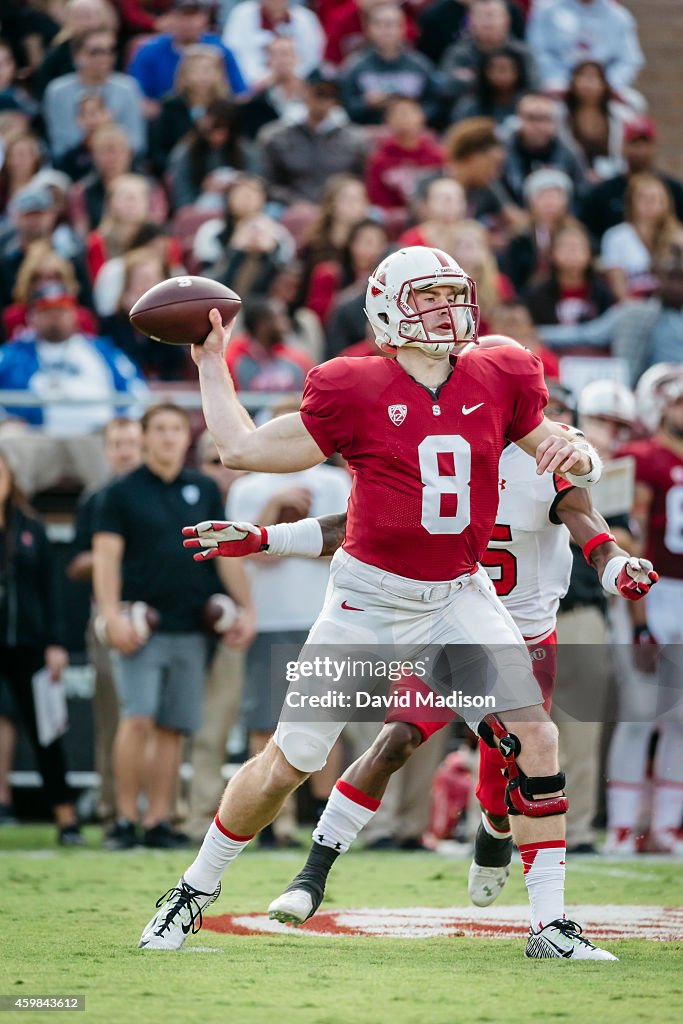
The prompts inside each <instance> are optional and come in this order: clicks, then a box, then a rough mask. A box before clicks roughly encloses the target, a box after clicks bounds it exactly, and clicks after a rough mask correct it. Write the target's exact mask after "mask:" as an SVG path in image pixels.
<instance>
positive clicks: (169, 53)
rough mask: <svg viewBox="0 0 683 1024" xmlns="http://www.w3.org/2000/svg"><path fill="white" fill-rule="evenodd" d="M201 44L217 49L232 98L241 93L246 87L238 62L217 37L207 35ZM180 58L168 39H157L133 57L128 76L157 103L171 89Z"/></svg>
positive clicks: (165, 36)
mask: <svg viewBox="0 0 683 1024" xmlns="http://www.w3.org/2000/svg"><path fill="white" fill-rule="evenodd" d="M200 42H202V43H206V44H208V45H210V46H215V47H216V48H217V49H219V50H220V51H221V52H222V54H223V58H224V60H225V72H226V74H227V76H228V82H229V83H230V88H231V90H232V92H233V94H234V95H235V96H236V95H238V93H241V92H244V91H245V89H246V86H245V84H244V79H243V78H242V72H241V71H240V69H239V66H238V64H237V61H236V60H235V58H234V57H233V55H232V53H231V52H230V50H228V48H227V47H226V46H224V45H223V43H222V42H221V40H220V39H219V37H218V36H216V35H213V34H212V33H211V32H206V33H204V35H203V36H202V37H201V40H200ZM181 56H182V54H181V53H180V51H179V50H176V49H175V47H174V45H173V37H172V36H170V35H162V36H159V38H158V39H152V40H150V42H149V43H144V44H143V45H142V46H141V47H140V49H139V50H138V52H137V53H136V54H135V56H134V57H133V60H132V61H131V64H130V67H129V68H128V74H129V75H132V76H133V78H136V79H137V81H138V83H139V85H140V88H141V89H142V91H143V93H144V94H145V96H147V98H148V99H151V100H159V99H161V97H162V96H165V95H166V93H168V92H171V90H172V89H173V84H174V78H175V73H176V68H177V67H178V64H179V63H180V58H181Z"/></svg>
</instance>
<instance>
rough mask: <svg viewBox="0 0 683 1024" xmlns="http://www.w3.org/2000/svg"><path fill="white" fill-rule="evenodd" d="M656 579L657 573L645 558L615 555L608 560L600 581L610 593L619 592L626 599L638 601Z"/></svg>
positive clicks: (657, 577)
mask: <svg viewBox="0 0 683 1024" xmlns="http://www.w3.org/2000/svg"><path fill="white" fill-rule="evenodd" d="M620 562H621V563H622V564H621V565H620V564H619V563H620ZM658 579H659V574H658V573H656V572H655V570H654V568H653V566H652V562H648V560H647V559H646V558H624V557H623V556H621V557H620V556H617V557H616V558H613V559H612V560H611V561H610V562H608V564H607V567H606V569H605V573H604V576H603V581H602V583H603V586H604V587H605V589H606V590H607V591H608V592H609V593H611V594H619V595H620V596H621V597H624V598H626V600H627V601H640V599H641V598H642V597H645V595H646V594H647V593H648V592H649V590H650V588H651V587H653V586H654V585H655V583H656V582H657V580H658Z"/></svg>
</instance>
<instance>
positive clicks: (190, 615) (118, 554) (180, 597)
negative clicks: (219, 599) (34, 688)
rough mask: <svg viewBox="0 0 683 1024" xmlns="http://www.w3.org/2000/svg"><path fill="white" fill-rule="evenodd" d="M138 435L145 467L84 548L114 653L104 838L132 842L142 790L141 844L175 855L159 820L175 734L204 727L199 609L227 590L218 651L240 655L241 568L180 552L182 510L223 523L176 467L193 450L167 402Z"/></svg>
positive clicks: (166, 803) (166, 799)
mask: <svg viewBox="0 0 683 1024" xmlns="http://www.w3.org/2000/svg"><path fill="white" fill-rule="evenodd" d="M142 430H143V444H144V450H145V455H144V461H143V464H142V465H141V466H140V467H139V468H138V469H136V470H133V472H132V473H129V474H128V475H127V476H124V477H122V478H121V479H120V480H117V481H115V482H114V483H113V484H112V485H111V486H110V487H109V488H108V489H107V491H106V494H105V495H104V497H103V500H102V501H101V503H100V504H99V505H98V509H97V516H96V522H95V534H94V538H93V551H94V586H95V598H96V602H97V605H98V608H99V611H100V615H101V620H102V623H103V627H104V630H105V632H106V637H107V641H108V643H109V644H110V646H111V647H112V648H113V649H114V652H115V655H116V656H115V658H114V682H115V685H116V690H117V694H118V698H119V713H120V722H119V726H118V729H117V732H116V737H115V740H114V784H115V790H116V813H117V820H116V824H115V825H114V827H113V829H112V830H111V831H110V832H109V833H108V835H107V837H106V845H107V846H108V847H109V848H111V849H128V848H130V847H131V846H134V845H136V843H137V842H138V833H137V821H138V800H139V796H140V793H141V792H142V791H143V790H144V791H145V793H146V795H147V806H146V810H145V814H144V818H143V820H142V825H143V827H144V830H145V831H144V843H145V845H146V846H153V847H163V848H174V847H176V846H178V845H183V844H184V842H185V841H186V840H185V837H184V836H181V835H180V834H179V833H177V832H174V830H173V829H172V828H171V827H170V825H169V824H168V821H167V819H168V816H169V813H170V808H171V804H172V800H173V796H174V793H175V786H176V782H177V777H178V766H179V762H180V754H181V743H182V738H183V735H184V734H188V733H192V732H194V731H195V730H196V729H198V728H199V726H200V725H201V717H202V694H203V684H204V675H205V670H206V664H207V660H208V655H209V651H208V640H207V637H206V635H205V633H204V632H203V623H202V613H203V610H204V607H205V605H206V602H207V600H208V599H209V598H210V597H211V595H212V594H216V593H225V591H226V590H228V591H229V592H230V594H231V595H232V597H233V598H234V600H235V601H236V602H237V604H238V606H240V613H239V615H238V618H237V620H236V622H235V623H234V624H233V625H232V626H231V627H230V629H229V631H228V632H227V636H226V638H225V639H226V640H227V642H229V643H231V644H234V645H235V646H244V645H246V644H247V643H248V642H249V641H250V640H251V637H252V635H253V631H254V627H253V611H252V608H251V600H250V597H249V588H248V585H247V582H246V577H245V575H244V570H243V569H241V570H240V572H239V573H238V574H235V573H234V572H232V571H231V572H229V574H228V575H226V574H225V572H224V571H223V566H222V565H219V566H218V571H216V569H214V568H213V567H212V566H211V565H209V564H208V563H207V564H206V565H202V566H198V565H196V564H195V563H193V562H192V561H191V560H189V559H188V558H187V555H186V553H185V552H184V551H183V548H182V546H181V544H180V543H179V538H180V531H181V529H182V527H183V526H184V525H185V523H186V522H187V518H188V514H189V513H190V512H191V513H192V514H195V513H196V514H198V516H199V517H200V518H202V517H203V518H206V519H220V517H221V515H222V511H223V503H222V500H221V497H220V494H219V491H218V487H217V486H216V484H215V483H214V481H213V480H212V479H210V478H209V477H208V476H205V475H204V474H203V473H198V472H196V471H195V470H190V469H186V468H184V467H185V458H186V456H187V452H188V449H189V447H190V440H191V437H190V425H189V420H188V417H187V414H186V412H185V411H184V410H183V409H181V408H179V407H178V406H175V405H173V404H172V403H169V402H162V403H160V404H158V405H155V406H151V407H150V408H149V409H148V410H147V412H146V413H145V415H144V416H143V418H142ZM230 568H231V569H232V567H230ZM219 573H220V575H219ZM140 602H143V603H144V605H146V606H147V607H148V608H149V609H154V611H155V612H156V613H157V615H158V621H157V622H150V616H149V614H147V615H145V609H144V607H142V608H141V607H140ZM126 604H127V605H128V611H126V607H125V606H126ZM138 613H140V614H139V615H138Z"/></svg>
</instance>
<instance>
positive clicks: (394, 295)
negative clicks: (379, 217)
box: [365, 245, 479, 356]
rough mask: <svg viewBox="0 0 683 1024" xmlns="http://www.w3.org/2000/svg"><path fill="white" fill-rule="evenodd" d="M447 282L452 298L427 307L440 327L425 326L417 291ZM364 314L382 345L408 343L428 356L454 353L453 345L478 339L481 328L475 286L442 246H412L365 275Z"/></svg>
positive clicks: (381, 346) (394, 345)
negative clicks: (436, 315)
mask: <svg viewBox="0 0 683 1024" xmlns="http://www.w3.org/2000/svg"><path fill="white" fill-rule="evenodd" d="M441 285H450V286H451V287H452V288H453V289H454V290H455V294H456V297H455V301H453V302H444V303H443V304H442V305H440V306H435V307H433V308H432V309H430V310H429V317H430V320H432V321H433V319H434V317H433V314H434V313H442V314H443V326H439V327H438V328H437V329H434V327H432V328H431V330H430V329H428V327H427V325H426V324H425V321H424V317H425V315H427V314H426V313H425V312H422V313H419V312H417V306H418V301H417V293H419V292H421V291H426V290H427V289H429V288H434V287H439V286H441ZM365 315H366V316H367V318H368V320H369V321H370V324H371V326H372V329H373V331H374V332H375V341H376V342H377V344H378V345H379V347H380V348H383V347H384V346H390V347H391V348H402V347H403V346H404V345H411V346H413V347H415V348H420V349H422V351H423V352H426V353H427V354H428V355H433V356H437V355H443V354H444V352H452V351H453V349H454V348H455V346H456V345H458V344H463V343H466V342H469V341H474V342H476V340H477V332H478V330H479V306H478V305H477V288H476V285H475V283H474V281H473V280H472V278H470V277H468V276H467V274H466V273H465V271H464V270H463V269H462V267H461V266H459V264H457V263H456V262H455V260H454V259H453V257H452V256H449V255H448V253H446V252H443V251H442V250H441V249H432V248H430V247H429V246H426V245H412V246H408V247H407V248H405V249H399V250H398V252H394V253H392V254H391V255H390V256H387V257H386V259H384V260H382V262H381V263H380V265H379V266H378V267H377V269H376V270H375V271H374V273H372V274H371V275H370V278H369V279H368V289H367V292H366V296H365Z"/></svg>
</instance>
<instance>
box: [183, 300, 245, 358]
mask: <svg viewBox="0 0 683 1024" xmlns="http://www.w3.org/2000/svg"><path fill="white" fill-rule="evenodd" d="M209 323H210V324H211V331H210V332H209V334H207V336H206V339H205V341H204V343H203V344H202V345H192V346H191V347H190V352H191V354H192V359H193V360H194V362H195V363H196V365H197V366H199V364H200V363H201V362H202V360H203V359H207V358H211V357H212V356H214V357H215V356H220V357H221V358H225V350H226V348H227V345H228V342H229V341H230V335H231V334H232V325H233V323H234V320H233V321H231V322H230V323H229V324H227V326H226V325H224V324H223V321H222V319H221V315H220V313H219V312H218V310H217V309H211V310H209Z"/></svg>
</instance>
